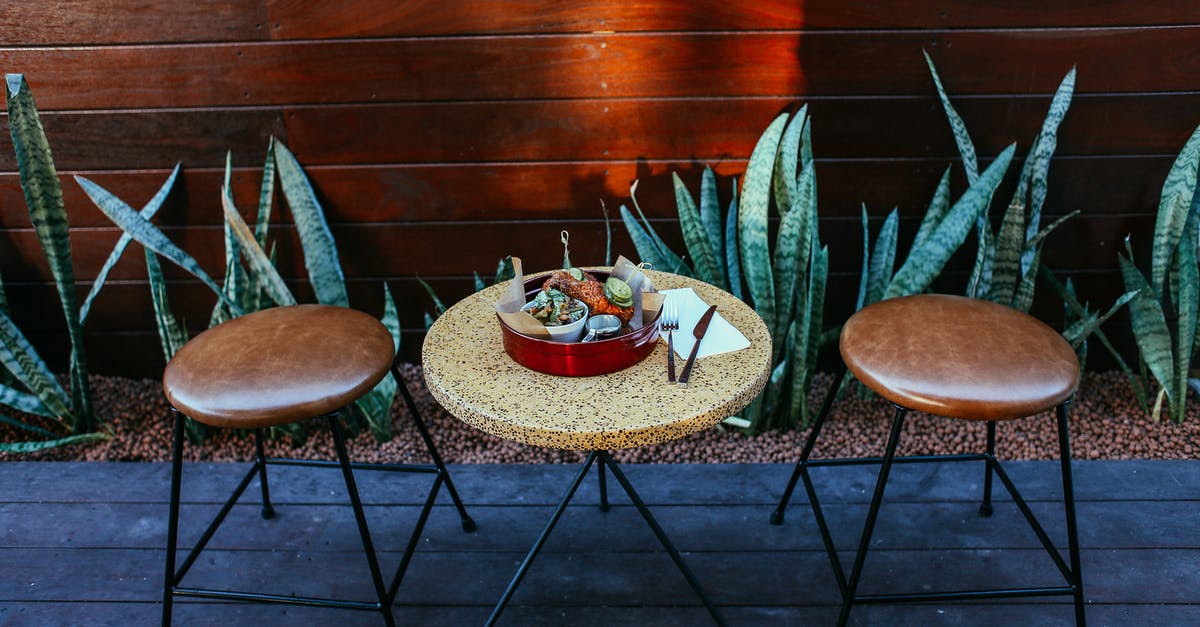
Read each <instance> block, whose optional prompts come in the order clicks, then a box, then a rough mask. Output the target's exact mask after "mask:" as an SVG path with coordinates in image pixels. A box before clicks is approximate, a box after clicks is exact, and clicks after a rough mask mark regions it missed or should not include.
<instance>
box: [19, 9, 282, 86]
mask: <svg viewBox="0 0 1200 627" xmlns="http://www.w3.org/2000/svg"><path fill="white" fill-rule="evenodd" d="M266 16H267V10H266V7H264V6H263V2H262V0H190V1H189V2H146V1H144V0H43V1H40V2H5V3H3V4H0V32H2V33H4V39H3V41H4V44H3V45H6V46H13V45H20V46H61V45H88V44H125V43H128V44H139V43H146V42H161V43H175V42H203V41H231V40H256V39H266V38H267V36H268V29H267V28H266V24H265V21H266ZM5 69H6V71H21V68H19V67H12V66H9V67H6V68H5Z"/></svg>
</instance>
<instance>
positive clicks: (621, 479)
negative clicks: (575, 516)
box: [600, 451, 726, 625]
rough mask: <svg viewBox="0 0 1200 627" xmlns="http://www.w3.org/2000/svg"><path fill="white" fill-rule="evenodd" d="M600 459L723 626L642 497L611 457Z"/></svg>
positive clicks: (603, 454) (712, 606)
mask: <svg viewBox="0 0 1200 627" xmlns="http://www.w3.org/2000/svg"><path fill="white" fill-rule="evenodd" d="M600 459H602V460H604V462H605V463H606V464H608V466H609V467H610V468H612V474H613V478H614V479H616V480H617V483H620V484H621V487H622V488H624V489H625V494H627V495H628V496H629V500H631V501H633V505H634V507H636V508H637V510H638V512H639V513H641V515H642V518H644V519H645V520H646V524H647V525H650V530H651V531H653V532H654V535H655V536H657V537H658V541H659V542H660V543H661V544H662V545H663V548H664V549H666V550H667V553H668V554H670V556H671V559H672V560H674V562H675V565H676V566H677V567H679V570H680V572H682V573H683V576H684V578H685V579H687V582H688V584H689V585H690V586H691V587H692V590H693V591H694V592H695V593H696V596H698V597H700V600H701V601H702V602H703V603H704V607H705V608H707V609H708V614H709V616H712V619H713V620H714V621H716V623H717V624H718V625H725V624H726V623H725V619H723V618H721V614H720V612H718V611H717V608H716V606H714V605H713V604H712V601H711V600H709V598H708V595H707V594H705V593H704V588H702V587H701V586H700V580H699V579H696V575H695V574H694V573H692V569H691V568H688V565H687V562H685V561H683V555H680V553H679V550H678V549H676V548H675V545H674V544H673V543H672V542H671V539H670V538H669V537H667V532H665V531H663V529H662V527H660V526H659V525H658V521H657V520H655V519H654V515H653V514H651V513H650V508H648V507H646V504H645V503H644V502H643V501H642V497H641V496H639V495H638V493H637V490H634V489H633V484H632V483H629V479H628V478H626V477H625V473H624V472H623V471H622V470H621V467H620V466H617V464H616V462H614V461H613V459H612V457H610V456H609V455H608V453H607V452H605V451H600Z"/></svg>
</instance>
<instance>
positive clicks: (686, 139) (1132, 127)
mask: <svg viewBox="0 0 1200 627" xmlns="http://www.w3.org/2000/svg"><path fill="white" fill-rule="evenodd" d="M798 104H800V101H799V100H797V99H789V98H779V99H774V98H771V99H751V100H745V99H729V98H715V99H703V100H682V101H680V100H625V99H622V100H613V101H533V102H505V103H425V104H406V105H399V104H390V105H348V106H339V107H297V108H288V109H287V110H286V113H284V112H282V111H280V110H277V109H236V110H179V111H157V112H109V113H46V114H44V115H43V116H42V120H43V124H44V126H45V128H46V133H47V136H48V138H49V141H50V144H51V148H52V150H53V153H54V157H55V162H56V164H57V166H58V168H59V170H61V171H64V172H66V171H73V170H88V171H94V170H100V169H103V170H146V169H149V170H162V169H164V168H168V169H169V168H170V167H171V166H172V165H173V164H174V163H176V162H182V163H183V164H184V166H185V167H187V168H223V167H224V165H225V156H226V153H227V152H229V151H231V152H232V156H233V163H234V165H235V166H243V167H261V165H262V160H263V156H264V153H265V150H266V146H267V142H268V138H269V137H270V136H271V135H274V136H276V137H279V138H281V139H282V140H283V141H284V142H285V143H286V144H287V145H288V146H289V147H290V148H292V149H293V151H295V153H296V155H297V157H298V158H299V159H300V161H301V163H302V164H303V165H304V166H306V167H314V166H319V165H363V164H384V165H393V164H396V165H399V164H431V165H449V164H479V163H490V162H522V161H525V162H572V163H573V162H611V161H630V160H648V161H651V162H654V161H670V162H679V161H684V162H687V161H693V162H698V163H710V164H714V165H720V164H723V163H725V162H730V163H740V162H744V160H745V159H746V158H748V157H749V155H750V152H751V151H752V150H753V148H754V144H755V143H756V142H757V140H758V137H759V135H760V134H761V133H762V131H763V129H764V128H766V126H767V125H768V124H769V123H770V121H771V120H772V119H773V118H774V117H775V116H776V115H777V114H779V113H780V112H781V111H787V110H790V109H793V108H795V107H796V106H797V105H798ZM808 104H809V112H810V113H811V114H812V115H813V119H814V121H813V144H814V151H815V154H816V156H817V157H819V158H822V159H835V158H836V159H863V158H866V159H873V160H882V159H898V158H920V159H943V160H944V162H945V163H949V162H952V161H957V159H958V157H957V151H956V149H955V145H954V140H953V136H952V135H951V132H950V129H949V125H948V124H947V123H946V119H945V115H944V114H943V112H942V110H941V107H940V105H939V104H938V103H937V100H936V98H935V97H934V95H933V93H932V92H930V93H929V94H927V95H926V96H925V97H920V98H894V99H893V98H883V99H872V98H846V99H816V100H812V101H810V102H809V103H808ZM955 104H956V107H957V108H958V111H959V113H960V114H961V115H962V117H963V119H964V120H965V122H966V124H967V126H968V128H969V129H970V130H971V131H972V138H973V140H974V143H975V145H976V147H977V150H978V152H979V154H980V155H981V156H982V157H984V158H986V157H987V156H988V155H995V154H997V153H999V152H1000V151H1001V150H1002V149H1003V148H1004V147H1005V146H1006V145H1008V144H1009V143H1011V142H1013V141H1016V142H1017V143H1018V148H1019V154H1024V152H1025V151H1026V150H1027V149H1028V147H1029V145H1030V144H1031V142H1032V139H1033V137H1034V136H1035V135H1036V133H1037V132H1038V129H1039V128H1040V126H1041V123H1042V118H1043V117H1044V116H1045V113H1046V107H1047V106H1048V104H1049V103H1048V100H1047V99H1046V98H1041V97H1030V98H962V99H956V100H955ZM1197 110H1200V94H1196V95H1142V96H1129V95H1125V96H1091V97H1087V96H1079V97H1077V98H1075V100H1074V101H1073V104H1072V108H1071V110H1070V112H1069V113H1068V115H1067V118H1066V120H1065V121H1064V123H1063V126H1062V128H1061V129H1060V134H1059V138H1058V154H1059V155H1060V156H1105V157H1108V156H1113V155H1154V156H1166V155H1172V156H1173V155H1175V154H1176V153H1178V151H1179V149H1180V148H1181V147H1182V146H1183V144H1184V143H1185V142H1186V140H1187V138H1188V136H1189V135H1190V134H1191V132H1192V130H1193V129H1194V128H1195V125H1196V116H1195V115H1194V114H1193V113H1191V112H1193V111H1197ZM6 123H7V119H6V118H5V117H4V116H0V172H13V171H15V170H16V162H15V159H14V157H13V153H12V148H11V143H10V140H9V139H8V132H7V125H6ZM1097 129H1104V130H1103V132H1101V131H1098V130H1097ZM738 168H739V169H740V168H741V166H740V165H739V166H738Z"/></svg>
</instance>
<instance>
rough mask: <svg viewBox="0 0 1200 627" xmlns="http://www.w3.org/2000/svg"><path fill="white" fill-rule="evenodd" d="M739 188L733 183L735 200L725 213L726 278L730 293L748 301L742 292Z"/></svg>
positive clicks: (735, 180) (730, 203)
mask: <svg viewBox="0 0 1200 627" xmlns="http://www.w3.org/2000/svg"><path fill="white" fill-rule="evenodd" d="M737 223H738V186H737V179H734V181H733V199H732V200H730V201H729V210H728V211H727V212H726V213H725V276H726V277H727V278H728V279H729V292H730V293H731V294H733V295H734V296H736V297H737V298H738V300H746V298H745V294H744V293H743V292H742V263H741V260H740V254H739V252H740V251H739V249H738V230H737Z"/></svg>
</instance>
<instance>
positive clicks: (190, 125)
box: [0, 86, 287, 193]
mask: <svg viewBox="0 0 1200 627" xmlns="http://www.w3.org/2000/svg"><path fill="white" fill-rule="evenodd" d="M33 90H34V94H35V96H36V94H38V93H41V92H40V91H39V90H38V87H36V86H33ZM42 91H51V90H42ZM40 117H41V120H42V126H43V127H44V128H45V130H46V138H47V139H48V140H49V142H50V150H51V152H52V153H53V155H54V163H55V166H56V167H57V168H58V170H59V171H60V172H68V171H71V170H143V169H156V170H159V169H164V168H165V169H166V170H167V171H169V170H170V168H171V167H172V166H173V165H174V164H175V163H176V162H182V163H183V164H184V165H185V166H188V167H197V166H202V165H207V166H209V167H224V166H225V154H226V153H227V152H230V151H232V153H233V163H234V164H235V165H242V166H258V167H262V163H263V159H264V158H265V157H266V151H267V144H268V141H269V139H270V137H271V136H272V135H274V136H276V137H279V138H281V139H283V140H284V141H285V142H286V140H287V131H286V128H285V126H284V120H283V112H282V111H280V110H278V109H237V110H217V109H209V110H186V111H124V112H112V113H95V112H93V113H44V114H41V115H40ZM16 169H17V162H16V156H15V155H14V154H13V150H12V140H11V137H10V135H9V130H8V116H7V115H3V116H0V171H4V172H13V171H15V170H16ZM163 178H164V179H165V178H166V177H165V175H164V176H163ZM159 182H160V183H161V180H160V181H159ZM157 187H158V185H157V184H156V185H155V186H154V188H153V189H157ZM151 193H153V191H151Z"/></svg>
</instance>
